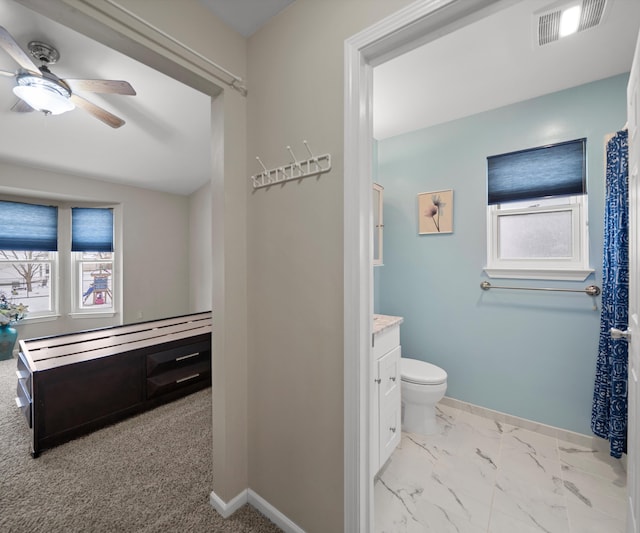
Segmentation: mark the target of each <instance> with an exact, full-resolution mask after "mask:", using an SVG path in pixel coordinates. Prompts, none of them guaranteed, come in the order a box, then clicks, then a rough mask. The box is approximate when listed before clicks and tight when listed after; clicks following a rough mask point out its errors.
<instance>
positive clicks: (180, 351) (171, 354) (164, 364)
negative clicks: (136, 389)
mask: <svg viewBox="0 0 640 533" xmlns="http://www.w3.org/2000/svg"><path fill="white" fill-rule="evenodd" d="M210 358H211V344H210V343H209V342H200V343H197V344H190V345H188V346H179V347H178V348H173V349H171V350H166V351H162V352H157V353H152V354H149V355H147V377H151V376H155V375H157V374H161V373H163V372H168V371H171V370H175V369H178V368H182V367H185V366H189V365H193V364H196V363H202V362H204V361H209V359H210Z"/></svg>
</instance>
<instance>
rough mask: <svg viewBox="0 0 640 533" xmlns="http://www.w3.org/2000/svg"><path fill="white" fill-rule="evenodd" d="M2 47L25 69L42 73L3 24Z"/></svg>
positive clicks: (0, 33) (1, 32) (0, 45)
mask: <svg viewBox="0 0 640 533" xmlns="http://www.w3.org/2000/svg"><path fill="white" fill-rule="evenodd" d="M0 47H1V48H4V50H5V52H7V54H9V55H10V56H11V57H12V58H13V59H14V60H15V62H16V63H18V65H20V66H21V67H22V68H23V69H25V70H28V71H30V72H35V73H37V74H40V69H39V68H38V67H37V66H36V64H35V63H34V62H33V61H31V58H30V57H29V56H28V55H27V53H26V52H25V51H24V50H23V49H22V48H20V45H19V44H18V43H17V42H16V41H15V39H14V38H13V37H11V34H10V33H9V32H8V31H7V30H6V29H4V28H3V27H2V26H0Z"/></svg>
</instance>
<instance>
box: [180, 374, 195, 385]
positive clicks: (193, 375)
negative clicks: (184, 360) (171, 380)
mask: <svg viewBox="0 0 640 533" xmlns="http://www.w3.org/2000/svg"><path fill="white" fill-rule="evenodd" d="M199 375H200V374H192V375H190V376H187V377H186V378H182V379H177V380H176V383H182V382H183V381H189V380H190V379H193V378H197V377H198V376H199Z"/></svg>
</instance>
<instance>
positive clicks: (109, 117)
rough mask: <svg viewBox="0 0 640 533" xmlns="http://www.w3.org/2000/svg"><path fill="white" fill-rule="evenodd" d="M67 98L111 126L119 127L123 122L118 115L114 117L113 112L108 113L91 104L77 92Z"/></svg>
mask: <svg viewBox="0 0 640 533" xmlns="http://www.w3.org/2000/svg"><path fill="white" fill-rule="evenodd" d="M69 99H70V100H71V101H72V102H73V103H74V104H75V105H76V106H77V107H80V108H82V109H84V110H85V111H86V112H88V113H90V114H91V115H93V116H94V117H96V118H97V119H98V120H101V121H102V122H104V123H105V124H107V125H109V126H111V127H112V128H119V127H120V126H122V125H123V124H124V123H125V122H124V120H122V119H121V118H119V117H116V116H115V115H114V114H112V113H109V111H107V110H106V109H102V108H101V107H99V106H97V105H95V104H92V103H91V102H89V100H85V99H84V98H82V97H81V96H78V95H77V94H72V95H71V96H70V97H69Z"/></svg>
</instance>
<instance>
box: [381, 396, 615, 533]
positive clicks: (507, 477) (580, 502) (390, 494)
mask: <svg viewBox="0 0 640 533" xmlns="http://www.w3.org/2000/svg"><path fill="white" fill-rule="evenodd" d="M437 416H438V426H439V429H440V432H439V433H438V434H437V435H432V436H423V435H416V434H413V433H404V432H403V434H402V440H401V442H400V445H399V446H398V448H397V449H396V450H395V452H394V453H393V454H392V456H391V459H390V460H389V461H388V462H387V464H386V465H385V466H384V467H383V469H382V470H381V471H380V473H379V474H378V476H377V479H376V481H375V485H374V493H375V513H374V514H375V531H376V533H383V532H384V533H401V532H402V533H404V532H408V533H414V532H415V533H426V532H432V531H433V532H435V533H448V532H449V531H452V532H456V533H516V532H517V533H624V527H625V512H626V507H625V503H626V487H625V480H626V475H625V473H624V470H623V469H622V467H621V465H620V461H618V460H616V459H613V458H611V457H609V456H608V455H607V454H606V452H603V451H601V450H592V449H590V448H587V447H584V446H579V445H575V444H571V443H568V442H564V441H561V440H558V439H556V438H555V437H550V436H548V434H543V433H537V432H535V431H530V430H526V429H523V428H520V427H517V426H514V425H512V424H507V423H505V422H498V421H496V420H491V419H489V418H486V417H485V416H480V415H477V414H474V413H473V411H472V410H469V409H466V410H461V409H458V408H456V407H452V406H449V405H438V413H437ZM509 421H510V422H511V421H512V420H509Z"/></svg>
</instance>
